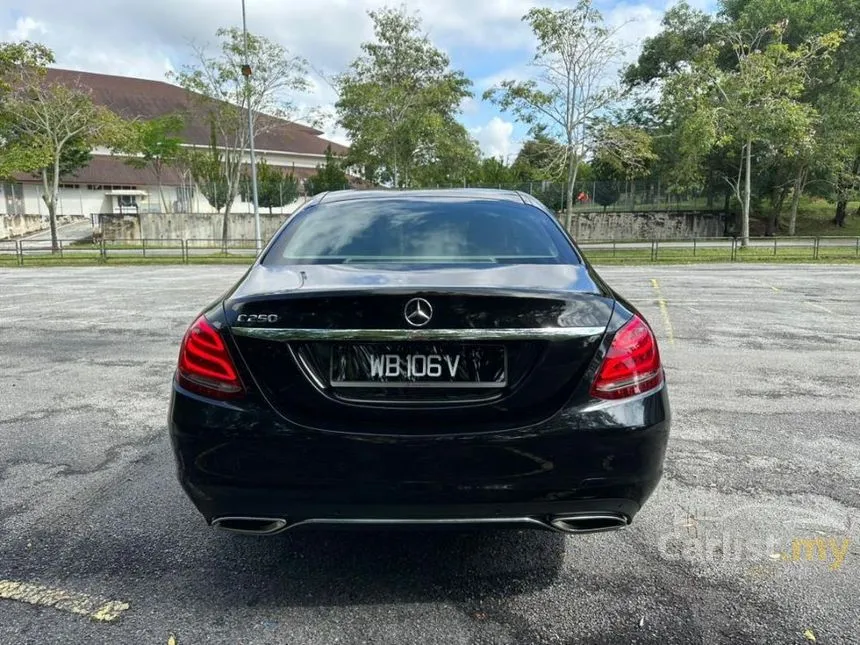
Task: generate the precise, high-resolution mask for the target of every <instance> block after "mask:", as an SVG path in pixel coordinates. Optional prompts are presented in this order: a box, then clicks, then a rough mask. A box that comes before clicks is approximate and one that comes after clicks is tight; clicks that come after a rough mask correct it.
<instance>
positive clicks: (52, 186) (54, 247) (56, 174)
mask: <svg viewBox="0 0 860 645" xmlns="http://www.w3.org/2000/svg"><path fill="white" fill-rule="evenodd" d="M42 189H43V190H44V192H43V193H42V201H43V202H45V206H47V207H48V224H49V225H50V227H51V253H56V252H58V251H59V250H60V242H59V238H58V237H57V192H58V191H59V190H60V155H59V153H58V154H56V155H55V156H54V166H53V174H52V175H51V177H50V181H49V178H48V169H47V168H43V169H42Z"/></svg>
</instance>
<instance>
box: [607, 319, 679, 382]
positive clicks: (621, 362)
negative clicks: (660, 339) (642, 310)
mask: <svg viewBox="0 0 860 645" xmlns="http://www.w3.org/2000/svg"><path fill="white" fill-rule="evenodd" d="M661 383H663V366H662V365H661V363H660V352H659V350H658V349H657V340H656V339H655V338H654V334H653V333H651V329H650V328H649V327H648V325H647V324H646V323H645V321H644V320H642V319H641V318H640V317H639V316H633V318H631V319H630V320H629V321H628V322H627V324H625V325H624V326H623V327H622V328H621V329H619V330H618V331H617V332H616V334H615V338H613V339H612V344H611V345H610V346H609V351H607V352H606V357H605V358H604V359H603V364H602V365H601V366H600V369H599V370H598V372H597V376H596V377H595V379H594V383H593V384H592V386H591V395H592V396H596V397H597V398H600V399H624V398H627V397H629V396H634V395H636V394H641V393H643V392H648V391H649V390H653V389H654V388H656V387H658V386H659V385H660V384H661Z"/></svg>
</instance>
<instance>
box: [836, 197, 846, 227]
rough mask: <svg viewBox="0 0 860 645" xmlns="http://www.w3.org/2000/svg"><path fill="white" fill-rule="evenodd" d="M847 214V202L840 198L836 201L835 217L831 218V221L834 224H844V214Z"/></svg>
mask: <svg viewBox="0 0 860 645" xmlns="http://www.w3.org/2000/svg"><path fill="white" fill-rule="evenodd" d="M847 214H848V202H847V201H845V200H842V199H840V200H839V201H838V202H836V217H834V218H833V223H834V224H836V226H845V216H846V215H847Z"/></svg>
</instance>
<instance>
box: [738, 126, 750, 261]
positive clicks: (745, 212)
mask: <svg viewBox="0 0 860 645" xmlns="http://www.w3.org/2000/svg"><path fill="white" fill-rule="evenodd" d="M745 147H746V151H745V153H744V154H745V156H744V166H745V168H744V170H745V172H744V201H743V204H742V205H741V246H742V247H747V246H749V243H750V194H751V192H752V179H751V174H752V139H751V138H747V142H746V146H745Z"/></svg>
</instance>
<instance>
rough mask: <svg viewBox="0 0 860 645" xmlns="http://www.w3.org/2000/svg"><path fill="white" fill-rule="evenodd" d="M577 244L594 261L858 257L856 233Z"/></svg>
mask: <svg viewBox="0 0 860 645" xmlns="http://www.w3.org/2000/svg"><path fill="white" fill-rule="evenodd" d="M579 247H580V248H581V249H582V251H583V252H584V253H585V255H586V257H588V258H589V259H590V260H594V261H601V260H607V261H613V262H623V261H627V260H637V261H643V260H644V261H647V262H670V261H673V260H674V261H679V262H683V261H685V260H686V261H696V262H702V261H712V262H756V261H759V262H760V261H767V260H772V259H774V258H776V259H778V260H795V261H803V260H854V259H860V237H822V236H819V237H758V238H750V240H749V244H748V245H746V246H744V245H743V244H742V243H741V240H740V239H739V238H734V237H693V238H687V239H656V238H655V239H652V240H649V241H643V240H589V241H585V242H580V243H579Z"/></svg>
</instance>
